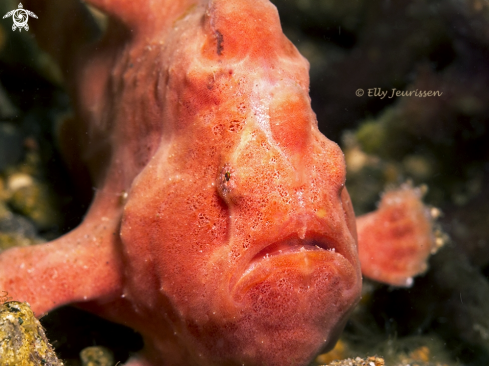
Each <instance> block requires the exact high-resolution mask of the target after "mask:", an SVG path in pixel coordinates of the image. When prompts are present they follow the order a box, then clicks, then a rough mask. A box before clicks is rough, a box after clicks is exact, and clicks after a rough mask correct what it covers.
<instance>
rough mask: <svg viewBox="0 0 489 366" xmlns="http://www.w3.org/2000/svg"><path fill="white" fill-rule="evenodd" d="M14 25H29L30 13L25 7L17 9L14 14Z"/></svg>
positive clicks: (19, 26) (21, 26) (20, 26)
mask: <svg viewBox="0 0 489 366" xmlns="http://www.w3.org/2000/svg"><path fill="white" fill-rule="evenodd" d="M12 19H13V21H14V25H15V26H17V27H18V28H24V27H26V26H27V21H28V20H29V14H27V11H25V9H17V10H16V11H14V14H13V15H12Z"/></svg>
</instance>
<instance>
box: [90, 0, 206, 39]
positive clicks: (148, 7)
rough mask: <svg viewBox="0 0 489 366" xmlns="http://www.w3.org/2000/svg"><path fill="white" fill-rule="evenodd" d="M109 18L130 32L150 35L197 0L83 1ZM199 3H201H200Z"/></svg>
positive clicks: (197, 1)
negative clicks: (121, 24)
mask: <svg viewBox="0 0 489 366" xmlns="http://www.w3.org/2000/svg"><path fill="white" fill-rule="evenodd" d="M84 1H85V3H87V4H90V5H92V6H94V7H96V8H97V9H99V10H101V11H102V12H104V13H106V14H107V15H108V16H109V17H112V18H113V19H116V20H118V21H120V22H121V23H123V24H124V25H125V26H126V27H127V28H129V30H130V31H131V32H145V33H151V32H152V31H153V30H157V31H158V30H160V29H161V28H162V27H165V26H167V25H168V24H169V23H168V21H173V20H175V19H176V18H177V17H178V16H179V15H181V13H182V9H183V10H184V9H186V8H189V7H191V6H192V5H195V4H197V3H199V0H181V1H177V0H144V1H136V0H84ZM200 2H201V1H200Z"/></svg>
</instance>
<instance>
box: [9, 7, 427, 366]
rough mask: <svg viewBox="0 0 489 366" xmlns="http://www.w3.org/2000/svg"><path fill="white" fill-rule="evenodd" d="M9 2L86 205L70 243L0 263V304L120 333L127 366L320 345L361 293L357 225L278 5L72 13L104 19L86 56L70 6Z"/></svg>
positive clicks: (244, 357) (246, 359)
mask: <svg viewBox="0 0 489 366" xmlns="http://www.w3.org/2000/svg"><path fill="white" fill-rule="evenodd" d="M25 3H26V4H25V6H26V8H29V9H30V10H32V11H34V12H35V13H36V14H38V16H39V20H38V22H37V23H35V24H33V25H32V28H36V29H34V31H35V32H36V38H37V40H38V42H39V44H40V45H41V46H42V47H44V48H45V49H46V50H47V51H48V52H50V54H51V55H52V57H53V58H54V59H55V60H56V61H57V62H58V63H59V64H60V66H61V69H62V70H63V72H64V73H65V77H66V80H67V87H68V89H69V91H70V93H71V95H72V98H73V101H74V109H75V116H76V117H75V118H74V119H73V120H72V121H71V122H69V123H67V124H66V125H65V126H64V127H63V129H62V131H61V134H62V137H63V141H62V147H63V150H64V153H65V155H66V157H67V160H68V162H69V163H70V165H71V166H72V167H74V168H77V169H78V168H79V167H80V166H83V167H85V168H86V169H87V174H88V175H89V176H90V179H91V182H92V184H93V186H94V187H96V194H95V196H94V199H93V202H92V205H91V207H90V209H89V211H88V213H87V215H86V217H85V219H84V221H83V222H82V224H81V225H80V226H79V227H78V228H76V229H74V230H73V231H72V232H70V233H68V234H66V235H65V236H63V237H61V238H59V239H57V240H55V241H53V242H50V243H48V244H45V245H40V246H34V247H29V248H14V249H11V250H8V251H6V252H4V253H2V254H1V255H0V289H1V290H4V291H8V293H9V296H12V297H13V298H14V299H15V300H18V301H28V302H29V303H30V304H31V306H32V309H33V310H34V312H35V313H36V314H37V315H41V314H43V313H45V312H47V311H50V310H51V309H53V308H55V307H58V306H61V305H63V304H67V303H76V304H77V305H78V306H80V307H83V308H85V309H87V310H90V311H92V312H94V313H96V314H98V315H101V316H103V317H105V318H108V319H110V320H113V321H116V322H119V323H123V324H125V325H127V326H129V327H132V328H134V329H136V330H137V331H138V332H140V333H141V335H142V336H143V338H144V341H145V347H144V349H143V350H142V352H141V353H140V354H139V355H138V356H136V357H134V358H132V359H131V360H130V361H129V362H128V364H129V365H132V366H136V365H138V366H143V365H149V366H157V365H165V366H171V365H200V366H206V365H247V366H248V365H256V366H258V365H263V366H265V365H267V366H279V365H280V366H287V365H290V366H300V365H307V364H308V362H310V361H311V360H312V359H313V357H314V356H315V355H316V354H317V353H318V352H320V351H322V350H327V349H328V348H331V347H332V346H333V345H334V344H335V342H336V340H337V338H338V336H339V334H340V332H341V330H342V328H343V326H344V324H345V322H346V320H347V318H348V315H349V313H350V312H351V310H352V309H353V307H354V306H355V304H356V303H357V301H358V298H359V295H360V289H361V270H360V262H359V257H358V250H357V234H356V221H355V216H354V213H353V209H352V205H351V203H350V198H349V195H348V193H347V190H346V188H345V163H344V157H343V153H342V152H341V150H340V148H339V147H338V145H337V144H335V143H333V142H332V141H330V140H328V139H327V138H326V137H325V136H323V135H322V134H321V133H320V132H319V130H318V128H317V121H316V117H315V114H314V113H313V111H312V110H311V107H310V99H309V95H308V88H309V77H308V69H309V66H308V63H307V61H306V60H305V59H304V58H303V57H302V56H301V55H300V54H299V53H298V51H297V50H296V48H295V47H294V46H293V45H292V43H291V42H290V41H289V40H288V39H287V38H286V37H285V36H284V35H283V33H282V30H281V27H280V22H279V17H278V14H277V10H276V8H275V7H274V6H273V5H272V4H271V3H269V2H268V1H266V0H209V1H204V0H203V1H197V0H195V1H190V0H182V1H174V0H173V1H167V0H152V1H136V0H130V1H129V0H88V1H87V3H89V4H90V5H93V6H94V7H96V8H98V9H99V10H101V11H103V12H105V13H106V14H108V16H109V22H108V28H107V31H106V33H105V35H104V36H103V37H102V38H101V39H100V40H98V41H96V42H94V41H93V39H94V36H95V35H96V32H95V31H94V28H93V27H92V25H93V23H91V20H90V18H89V14H88V12H87V11H86V9H85V8H84V7H83V6H82V4H80V3H78V2H76V1H68V0H50V1H48V0H46V1H43V2H41V1H38V0H36V1H34V0H32V1H26V2H25ZM33 23H34V22H33ZM54 31H56V32H57V33H56V34H57V36H56V37H54V36H53V34H54V33H53V32H54ZM408 225H409V223H408ZM362 233H363V235H366V236H368V235H369V234H368V230H364V231H363V232H362ZM392 238H393V240H394V241H393V242H391V243H389V245H394V244H395V238H396V237H395V236H391V237H390V239H392ZM381 244H382V243H379V245H381ZM374 252H375V250H374ZM427 256H428V254H422V255H420V256H418V257H416V258H415V260H416V261H421V262H423V263H424V261H425V260H426V257H427ZM396 260H402V257H398V258H396ZM362 265H363V263H362ZM365 266H367V267H368V264H365ZM421 267H422V266H421ZM421 267H420V268H421ZM422 270H424V267H423V268H422ZM415 274H417V273H413V272H410V273H408V274H407V275H406V276H407V277H412V276H413V275H415ZM398 282H399V281H398ZM397 284H399V283H397ZM401 284H402V283H401Z"/></svg>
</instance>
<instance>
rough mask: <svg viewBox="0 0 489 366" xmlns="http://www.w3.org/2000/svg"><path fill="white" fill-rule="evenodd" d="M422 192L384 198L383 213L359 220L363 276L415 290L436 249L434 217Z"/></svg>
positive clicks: (399, 192) (404, 190)
mask: <svg viewBox="0 0 489 366" xmlns="http://www.w3.org/2000/svg"><path fill="white" fill-rule="evenodd" d="M420 196H421V193H420V190H419V189H413V188H411V187H409V186H405V187H403V188H401V189H399V190H396V191H390V192H387V193H385V194H384V196H383V197H382V201H381V202H380V205H379V209H378V210H377V211H375V212H372V213H369V214H366V215H363V216H360V217H359V218H358V219H357V229H358V237H359V255H360V261H361V263H362V273H363V274H364V275H365V276H367V277H369V278H372V279H374V280H376V281H380V282H385V283H389V284H392V285H395V286H411V285H412V283H413V277H414V276H416V275H418V274H420V273H423V272H424V271H426V269H427V267H428V266H427V260H428V257H429V256H430V253H431V252H432V250H433V249H434V248H435V246H434V238H433V234H432V225H431V217H430V214H429V211H428V209H427V208H426V207H425V206H423V203H422V202H421V200H420Z"/></svg>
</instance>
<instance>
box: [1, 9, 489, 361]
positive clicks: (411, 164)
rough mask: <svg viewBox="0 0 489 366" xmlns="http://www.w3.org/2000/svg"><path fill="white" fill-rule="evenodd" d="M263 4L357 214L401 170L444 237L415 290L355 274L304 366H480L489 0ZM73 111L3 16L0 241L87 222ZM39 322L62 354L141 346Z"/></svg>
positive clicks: (61, 314) (488, 185) (57, 322)
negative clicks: (333, 335) (272, 7)
mask: <svg viewBox="0 0 489 366" xmlns="http://www.w3.org/2000/svg"><path fill="white" fill-rule="evenodd" d="M273 2H274V3H275V4H276V5H277V7H278V9H279V13H280V15H281V19H282V24H283V28H284V31H285V33H286V34H287V35H288V37H289V38H290V39H291V40H292V41H293V42H294V44H295V45H296V46H297V47H298V48H299V50H300V51H301V53H302V54H303V55H304V56H306V57H307V58H308V59H309V61H310V63H311V97H312V104H313V109H314V111H315V112H316V114H317V117H318V121H319V126H320V129H321V131H322V132H323V133H324V134H325V135H326V136H327V137H328V138H330V139H332V140H334V141H336V142H338V143H339V144H340V145H341V146H342V148H343V150H344V152H345V158H346V161H347V169H348V175H347V187H348V189H349V192H350V194H351V197H352V201H353V203H354V206H355V211H356V213H357V214H362V213H366V212H368V211H371V210H373V209H375V207H376V203H377V201H378V200H379V196H380V194H381V193H382V192H383V191H384V190H385V189H387V188H388V187H390V186H398V185H399V184H401V183H403V182H405V181H408V180H410V181H412V182H413V184H415V185H426V186H427V187H428V192H427V193H426V196H425V202H426V203H427V204H429V205H432V206H435V207H437V208H438V209H439V210H440V211H441V213H442V215H441V217H440V219H439V226H440V228H441V230H442V236H443V237H445V238H446V239H445V241H446V243H445V245H444V247H443V248H442V249H441V250H439V252H438V253H437V254H436V255H434V256H433V257H432V258H431V260H430V268H429V270H428V271H427V272H426V273H425V274H424V275H422V276H420V277H418V278H416V279H415V281H414V285H413V286H412V287H411V288H408V289H395V288H391V287H388V286H385V285H381V284H377V283H374V282H368V281H366V282H365V286H364V295H363V298H362V301H361V303H360V305H359V306H358V308H357V309H356V310H355V312H354V313H353V315H352V317H351V320H350V321H349V323H348V325H347V326H346V329H345V332H344V333H343V335H342V338H341V340H340V342H339V343H338V345H337V347H336V348H335V349H334V350H333V351H332V352H330V353H329V354H325V355H321V356H319V357H318V359H317V360H316V364H328V363H330V362H333V360H334V359H338V360H343V361H338V362H336V361H335V362H336V363H332V364H335V365H350V364H351V365H355V364H362V362H363V363H365V364H368V365H370V363H371V362H374V364H375V365H377V363H375V362H378V363H379V365H380V361H379V360H380V358H379V359H370V360H369V359H368V357H369V356H379V357H382V358H383V360H385V364H386V365H447V366H448V365H450V366H451V365H468V366H469V365H470V366H472V365H473V366H476V365H481V366H483V365H488V364H489V316H488V314H489V282H488V280H489V123H488V122H489V3H488V2H486V1H482V0H445V1H434V0H412V1H409V2H407V1H389V0H370V1H367V0H352V1H340V0H328V1H326V0H275V1H273ZM12 6H13V7H12ZM9 7H12V8H15V7H16V4H14V2H13V1H10V2H9V1H6V2H2V3H0V13H1V14H4V13H5V12H7V11H8V10H10V8H9ZM32 21H35V20H32ZM360 89H361V90H363V95H361V96H359V95H360V94H361V92H360V91H359V90H360ZM393 89H395V91H394V94H392V93H393ZM396 91H400V92H401V93H400V94H399V95H398V96H396V94H395V92H396ZM423 91H432V92H438V94H440V95H435V96H427V95H426V96H423V93H422V92H423ZM381 92H385V96H384V97H382V95H381ZM409 92H411V93H409ZM369 94H370V96H369ZM409 94H410V95H409ZM69 111H70V107H69V99H68V97H67V96H66V93H65V92H64V90H63V88H62V87H61V83H60V77H59V71H58V70H57V69H56V67H55V66H54V65H52V64H51V63H50V61H49V59H48V58H47V57H46V56H45V55H43V54H42V53H41V52H40V51H39V50H38V49H37V47H36V45H35V42H34V37H33V35H32V34H31V33H30V32H25V31H23V32H18V31H17V32H13V31H12V30H11V20H8V19H7V20H6V19H3V20H2V21H1V22H0V246H1V247H2V248H4V249H5V248H8V247H11V246H13V245H34V244H38V243H42V242H45V241H49V240H52V239H53V238H56V237H58V236H59V235H61V234H63V233H64V232H66V231H69V230H70V229H72V228H73V227H74V226H76V225H77V223H78V222H79V221H80V220H81V218H82V217H83V213H84V210H85V209H86V207H87V205H88V203H89V200H87V198H86V197H81V196H80V195H79V194H78V193H77V192H76V191H75V189H74V188H73V184H72V181H71V180H70V177H69V175H68V173H67V172H66V170H65V167H64V165H63V161H62V158H61V157H60V156H59V153H58V150H57V145H56V126H57V125H58V124H59V123H60V121H61V120H62V119H63V118H65V116H66V115H67V113H69ZM41 323H42V324H43V326H44V327H45V328H46V334H47V337H48V338H49V340H50V342H51V343H52V344H53V346H54V348H55V350H56V352H57V354H58V356H59V358H60V359H62V360H63V362H64V364H65V365H82V364H83V365H88V364H90V363H91V364H93V365H97V363H96V362H99V363H98V364H100V365H101V364H105V365H110V364H112V365H113V364H115V363H116V362H118V361H120V362H124V361H125V360H126V359H127V357H128V356H129V354H130V353H131V352H135V351H137V350H138V349H139V348H140V347H141V345H142V343H141V339H140V338H139V336H138V335H137V334H136V333H134V332H133V331H132V330H130V329H127V328H124V327H121V326H119V325H115V324H112V323H109V322H106V321H104V320H101V319H99V318H97V317H95V316H93V315H91V314H87V313H85V312H82V311H81V310H78V309H75V308H72V307H63V308H61V309H58V310H55V311H53V312H51V313H50V314H49V315H47V316H45V317H44V318H42V319H41ZM92 346H101V347H104V348H88V349H87V347H92ZM84 349H85V351H84V353H83V356H82V357H80V352H82V350H84ZM97 354H100V355H101V356H100V357H99V358H97V357H98V356H97ZM357 357H360V358H357ZM93 359H96V360H98V361H93ZM102 359H104V360H105V361H103V362H105V363H101V362H102V361H101V360H102ZM382 362H384V361H382ZM377 366H378V365H377Z"/></svg>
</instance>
